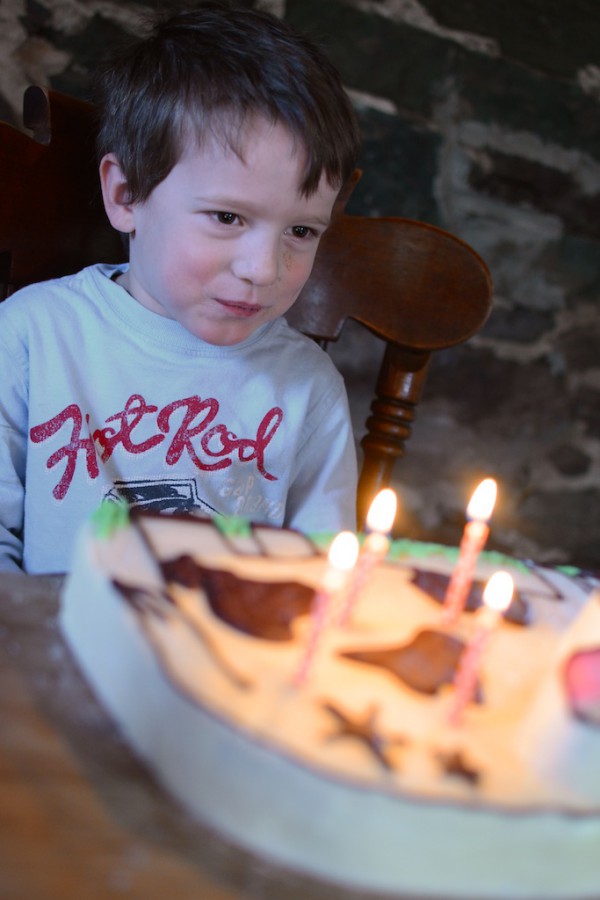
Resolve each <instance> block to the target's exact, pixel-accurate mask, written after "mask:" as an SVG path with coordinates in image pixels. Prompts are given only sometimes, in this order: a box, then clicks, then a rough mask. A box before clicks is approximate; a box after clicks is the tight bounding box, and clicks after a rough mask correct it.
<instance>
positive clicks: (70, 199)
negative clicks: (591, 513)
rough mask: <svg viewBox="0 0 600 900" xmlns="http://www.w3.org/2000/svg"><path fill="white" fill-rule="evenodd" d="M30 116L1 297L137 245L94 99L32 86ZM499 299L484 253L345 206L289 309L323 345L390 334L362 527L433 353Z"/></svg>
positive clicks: (8, 199)
mask: <svg viewBox="0 0 600 900" xmlns="http://www.w3.org/2000/svg"><path fill="white" fill-rule="evenodd" d="M23 119H24V124H25V126H26V128H28V129H30V130H31V132H32V135H33V139H32V138H30V137H29V136H28V135H26V134H23V133H21V132H19V131H18V130H17V129H15V128H12V127H11V126H9V125H7V124H6V123H0V292H1V293H0V298H3V297H5V296H7V295H8V294H10V293H12V291H14V290H15V289H16V288H18V287H21V286H22V285H24V284H28V283H31V282H33V281H40V280H43V279H45V278H52V277H55V276H58V275H64V274H68V273H70V272H75V271H77V270H78V269H80V268H82V267H83V266H85V265H89V264H91V263H94V262H117V261H120V260H122V259H124V258H125V252H126V251H125V247H124V244H123V242H122V239H121V236H120V235H118V234H117V233H115V232H114V231H113V229H112V228H111V227H110V225H109V223H108V221H107V219H106V216H105V214H104V210H103V208H102V204H101V200H100V191H99V185H98V176H97V167H96V163H95V155H94V133H95V128H96V123H95V118H94V108H93V107H92V106H90V105H89V104H86V103H84V102H82V101H79V100H75V99H73V98H71V97H67V96H65V95H63V94H60V93H57V92H55V91H52V90H45V89H42V88H40V87H37V86H32V87H30V88H28V89H27V91H26V92H25V96H24V107H23ZM350 187H351V186H350ZM344 199H346V198H344ZM340 205H341V206H343V202H342V204H340ZM491 301H492V282H491V278H490V274H489V271H488V269H487V267H486V265H485V263H484V262H483V260H482V259H481V258H480V257H479V256H478V255H477V253H475V251H474V250H472V249H471V248H470V247H469V246H468V245H467V244H465V243H464V242H463V241H461V240H459V239H458V238H456V237H454V236H452V235H451V234H449V233H447V232H445V231H442V230H441V229H439V228H436V227H434V226H432V225H427V224H424V223H422V222H415V221H412V220H409V219H401V218H393V217H385V218H371V217H364V216H353V215H347V214H346V213H344V212H343V211H340V213H339V214H338V215H337V216H336V218H335V221H334V223H333V224H332V226H331V228H330V229H329V230H328V231H327V233H326V235H325V237H324V238H323V240H322V242H321V245H320V248H319V252H318V255H317V260H316V263H315V267H314V270H313V274H312V275H311V278H310V280H309V282H308V284H307V285H306V286H305V288H304V290H303V292H302V294H301V296H300V297H299V299H298V300H297V301H296V303H295V305H294V307H293V308H292V310H291V312H290V314H289V316H288V318H289V320H290V322H291V323H292V324H293V325H294V326H295V327H297V328H298V329H300V330H301V331H303V332H304V333H305V334H308V335H310V336H311V337H313V338H315V339H316V340H318V341H319V342H321V343H323V344H326V343H327V342H329V341H335V340H337V339H338V337H339V335H340V333H341V331H342V328H343V326H344V323H345V321H346V320H347V319H349V318H351V319H355V320H356V321H357V322H359V323H361V324H362V325H364V326H365V327H366V328H368V329H369V330H370V331H371V332H373V333H374V334H375V335H377V336H378V337H380V338H383V339H384V340H385V341H386V350H385V353H384V357H383V362H382V365H381V369H380V372H379V376H378V379H377V384H376V385H375V387H374V399H373V402H372V404H371V415H370V417H369V418H368V420H367V423H366V434H365V436H364V437H363V439H362V442H361V444H362V448H363V450H364V460H363V465H362V471H361V476H360V483H359V492H358V521H359V524H362V523H363V522H364V517H365V515H366V511H367V509H368V505H369V503H370V501H371V499H372V498H373V497H374V495H375V494H376V493H377V491H378V490H379V489H380V488H382V487H385V486H386V485H388V484H389V483H390V480H391V477H392V470H393V468H394V463H395V461H396V460H397V459H398V458H399V457H401V456H402V455H403V454H404V450H405V442H406V441H407V440H408V438H409V436H410V433H411V425H412V422H413V420H414V417H415V412H416V408H417V405H418V403H419V400H420V397H421V394H422V391H423V385H424V382H425V377H426V373H427V366H428V363H429V360H430V358H431V354H432V353H433V352H434V351H436V350H441V349H442V348H446V347H452V346H454V345H456V344H459V343H461V342H463V341H465V340H466V339H467V338H469V337H470V336H471V335H473V334H474V333H475V332H476V331H477V330H478V329H479V328H481V326H482V325H483V323H484V322H485V320H486V318H487V316H488V313H489V310H490V307H491Z"/></svg>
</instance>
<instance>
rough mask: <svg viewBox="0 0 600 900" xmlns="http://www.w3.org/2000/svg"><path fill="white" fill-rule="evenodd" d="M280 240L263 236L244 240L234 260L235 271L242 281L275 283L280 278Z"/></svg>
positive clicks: (258, 283)
mask: <svg viewBox="0 0 600 900" xmlns="http://www.w3.org/2000/svg"><path fill="white" fill-rule="evenodd" d="M279 267H280V246H279V240H278V239H277V240H275V239H272V238H262V239H260V240H252V241H250V240H248V241H244V242H243V243H242V244H241V245H240V247H239V252H238V253H237V255H236V257H235V259H234V262H233V266H232V269H233V273H234V275H235V276H236V277H237V278H240V279H241V280H242V281H249V282H251V283H252V284H255V285H257V286H267V285H269V284H274V283H275V282H276V281H277V280H278V279H279Z"/></svg>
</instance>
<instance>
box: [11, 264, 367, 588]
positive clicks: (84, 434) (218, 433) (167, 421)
mask: <svg viewBox="0 0 600 900" xmlns="http://www.w3.org/2000/svg"><path fill="white" fill-rule="evenodd" d="M122 268H123V267H114V266H106V265H98V266H92V267H90V268H87V269H84V270H83V271H82V272H79V273H78V274H76V275H73V276H68V277H67V278H62V279H57V280H54V281H49V282H43V283H41V284H36V285H31V286H30V287H27V288H24V289H23V290H21V291H18V292H17V293H15V294H14V295H13V296H12V297H10V298H9V299H8V300H6V301H5V302H4V303H2V304H0V569H11V568H13V569H16V568H19V567H23V568H24V569H25V570H26V571H28V572H31V573H40V572H63V571H68V570H69V568H70V565H71V555H72V552H73V544H74V539H75V535H76V533H77V531H78V529H79V527H80V526H81V524H82V522H83V521H84V520H85V519H86V518H87V517H88V516H89V515H90V514H91V512H92V511H93V510H94V509H95V508H96V507H97V506H98V504H99V503H100V501H101V500H103V499H105V498H113V499H117V498H124V499H126V500H127V501H128V502H129V503H130V504H131V505H141V506H145V507H149V508H154V509H159V510H163V511H166V512H168V511H174V510H189V511H194V512H198V513H201V514H208V515H215V514H218V513H221V514H225V515H236V516H242V517H244V518H247V519H250V520H253V521H260V522H268V523H271V524H273V525H286V526H289V527H294V528H299V529H300V530H303V531H338V530H340V529H343V528H354V527H355V500H356V456H355V448H354V441H353V437H352V429H351V425H350V418H349V413H348V403H347V398H346V393H345V389H344V385H343V381H342V378H341V376H340V375H339V373H338V372H337V370H336V369H335V367H334V365H333V363H332V362H331V360H330V359H329V358H328V356H327V355H326V354H325V353H324V352H323V351H322V350H321V349H320V348H319V347H317V346H316V345H315V344H314V343H313V342H312V341H310V340H309V339H308V338H306V337H304V336H303V335H300V334H298V333H297V332H296V331H294V330H293V329H291V328H290V327H289V326H288V325H287V323H286V322H285V320H283V319H277V320H276V321H274V322H271V323H269V324H268V325H266V326H264V327H262V328H260V329H258V330H257V331H256V332H255V333H254V334H253V335H251V337H249V338H248V339H246V340H245V341H243V342H241V343H239V344H235V345H232V346H226V347H221V346H215V345H212V344H207V343H205V342H203V341H201V340H200V339H199V338H196V337H195V336H194V335H192V334H190V333H189V332H188V331H187V330H186V329H184V328H183V327H182V326H181V325H180V324H179V322H177V321H175V320H172V319H168V318H165V317H163V316H159V315H157V314H156V313H153V312H151V311H149V310H148V309H146V308H145V307H143V306H141V305H140V304H139V303H138V302H137V301H135V300H134V299H133V298H132V297H131V296H130V295H129V294H128V293H127V292H126V291H125V290H123V288H121V287H120V286H119V285H117V284H116V282H115V281H114V280H112V278H111V276H113V275H114V274H115V273H117V272H119V271H122Z"/></svg>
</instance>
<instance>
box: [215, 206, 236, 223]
mask: <svg viewBox="0 0 600 900" xmlns="http://www.w3.org/2000/svg"><path fill="white" fill-rule="evenodd" d="M213 215H214V216H215V218H216V220H217V222H220V223H221V225H235V223H236V222H237V220H238V216H237V215H236V213H232V212H223V211H221V210H215V212H214V213H213Z"/></svg>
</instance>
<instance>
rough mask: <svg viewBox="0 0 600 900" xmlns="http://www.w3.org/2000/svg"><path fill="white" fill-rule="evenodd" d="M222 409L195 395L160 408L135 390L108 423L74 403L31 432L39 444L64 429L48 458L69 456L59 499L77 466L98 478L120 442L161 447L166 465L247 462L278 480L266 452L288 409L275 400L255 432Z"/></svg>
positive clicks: (56, 491)
mask: <svg viewBox="0 0 600 900" xmlns="http://www.w3.org/2000/svg"><path fill="white" fill-rule="evenodd" d="M219 413H220V405H219V402H218V400H216V399H215V398H214V397H209V398H205V399H203V398H202V397H199V396H198V395H193V396H191V397H186V398H183V399H181V400H174V401H173V402H171V403H168V404H166V405H165V406H163V407H162V408H161V409H159V407H158V406H156V405H154V404H152V403H148V402H146V400H145V398H144V397H143V396H142V395H141V394H132V395H131V396H130V397H129V399H128V400H127V402H126V404H125V406H124V408H123V409H122V410H119V411H118V412H116V413H113V414H111V415H109V416H108V417H107V418H106V419H105V422H104V427H101V428H94V429H93V430H92V425H91V423H90V414H89V413H88V412H86V411H85V410H82V409H81V407H80V406H79V405H78V404H76V403H71V404H70V405H68V406H66V407H65V408H64V409H63V410H61V411H60V412H58V413H57V414H56V415H54V416H52V418H50V419H48V420H47V421H45V422H41V423H40V424H39V425H34V426H33V427H32V428H31V430H30V432H29V435H30V438H31V440H32V442H33V443H35V444H41V443H43V442H45V441H48V440H50V439H51V438H53V437H54V436H55V435H57V434H60V435H61V437H62V436H63V435H64V438H65V441H64V443H63V444H62V446H60V447H59V448H58V449H57V450H54V451H53V452H52V453H50V455H49V456H48V459H47V461H46V468H48V469H53V468H54V467H55V466H57V465H59V464H60V463H62V462H63V461H65V465H64V468H63V470H62V474H61V475H60V477H59V478H58V480H57V482H56V484H55V486H54V488H53V490H52V494H53V496H54V497H55V498H56V499H57V500H63V499H64V498H65V497H66V495H67V493H68V491H69V488H70V486H71V484H72V482H73V479H74V477H75V475H76V473H77V471H78V468H84V469H85V472H86V474H87V476H88V477H89V478H90V479H95V478H98V476H99V475H100V466H101V465H103V464H106V463H107V462H108V461H109V460H110V458H111V457H112V455H113V453H114V452H115V450H116V449H117V448H121V449H122V452H124V453H126V454H133V455H136V454H146V453H149V452H150V451H154V450H156V448H159V447H160V455H161V459H160V465H161V467H162V465H163V464H166V465H168V466H174V465H176V464H177V463H178V462H179V461H180V460H181V459H182V458H183V459H184V461H185V460H186V459H188V460H189V461H191V462H192V464H193V466H194V468H195V469H196V470H198V471H200V472H202V473H211V472H218V471H222V470H224V469H228V468H230V467H231V466H232V465H234V464H235V466H236V468H239V466H240V465H243V466H247V467H248V469H249V470H250V471H252V472H254V473H257V474H258V475H259V476H260V477H261V478H263V479H265V480H266V481H277V480H278V478H277V476H276V475H275V474H273V473H272V472H269V471H268V469H267V467H266V462H265V452H266V450H267V448H268V446H269V444H270V443H271V441H272V440H273V438H274V436H275V434H276V433H277V430H278V428H279V426H280V425H281V422H282V420H283V410H282V409H281V408H280V407H278V406H273V407H272V408H271V409H269V410H268V411H267V412H266V413H265V414H264V416H263V417H262V419H261V421H260V422H259V424H258V427H257V429H256V434H255V435H254V434H250V435H248V436H242V437H239V436H238V435H237V434H235V433H234V432H232V431H230V430H229V429H228V427H227V425H226V424H225V423H224V422H220V421H218V418H219ZM136 429H138V431H137V433H134V432H135V431H136ZM142 434H143V435H144V438H143V439H141V438H142ZM163 454H164V456H163ZM157 465H158V463H157Z"/></svg>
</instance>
